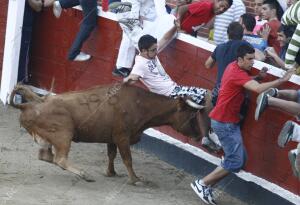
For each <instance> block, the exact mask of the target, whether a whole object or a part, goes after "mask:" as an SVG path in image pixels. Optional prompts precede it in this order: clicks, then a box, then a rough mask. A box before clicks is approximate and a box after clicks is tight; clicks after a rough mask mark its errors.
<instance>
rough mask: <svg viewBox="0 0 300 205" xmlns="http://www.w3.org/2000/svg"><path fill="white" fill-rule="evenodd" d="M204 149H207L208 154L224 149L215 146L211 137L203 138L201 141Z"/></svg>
mask: <svg viewBox="0 0 300 205" xmlns="http://www.w3.org/2000/svg"><path fill="white" fill-rule="evenodd" d="M201 144H202V147H204V148H205V149H207V151H208V152H210V153H212V152H214V153H216V152H218V151H220V150H221V149H222V147H221V146H219V145H217V144H215V143H214V142H213V141H212V140H211V139H210V138H209V137H203V138H202V141H201Z"/></svg>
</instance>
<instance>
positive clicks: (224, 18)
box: [214, 0, 246, 44]
mask: <svg viewBox="0 0 300 205" xmlns="http://www.w3.org/2000/svg"><path fill="white" fill-rule="evenodd" d="M244 13H246V7H245V5H244V3H243V1H242V0H233V3H232V5H231V7H230V8H229V9H228V10H227V11H225V12H224V13H223V14H220V15H217V16H216V17H215V23H214V41H215V43H216V44H221V43H225V42H227V41H228V36H227V28H228V26H229V24H230V23H231V22H234V21H237V22H238V21H239V19H240V17H241V15H243V14H244Z"/></svg>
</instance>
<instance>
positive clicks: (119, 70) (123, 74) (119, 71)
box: [112, 67, 130, 78]
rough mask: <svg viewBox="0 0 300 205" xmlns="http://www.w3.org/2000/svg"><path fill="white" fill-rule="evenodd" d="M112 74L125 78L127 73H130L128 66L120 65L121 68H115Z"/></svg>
mask: <svg viewBox="0 0 300 205" xmlns="http://www.w3.org/2000/svg"><path fill="white" fill-rule="evenodd" d="M112 74H113V75H114V76H118V77H124V78H126V77H127V76H128V75H129V74H130V70H129V69H128V68H125V67H122V68H115V69H114V70H113V71H112Z"/></svg>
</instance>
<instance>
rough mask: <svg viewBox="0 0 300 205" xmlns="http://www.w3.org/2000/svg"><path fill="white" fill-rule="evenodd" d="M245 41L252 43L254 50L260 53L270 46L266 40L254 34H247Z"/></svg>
mask: <svg viewBox="0 0 300 205" xmlns="http://www.w3.org/2000/svg"><path fill="white" fill-rule="evenodd" d="M243 40H245V41H247V42H248V43H250V44H251V45H252V46H253V47H254V48H257V49H258V50H260V51H264V50H265V49H266V47H267V46H268V43H267V41H266V40H265V39H263V38H261V37H260V36H258V35H254V34H245V35H244V37H243Z"/></svg>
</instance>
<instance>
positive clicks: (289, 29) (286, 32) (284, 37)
mask: <svg viewBox="0 0 300 205" xmlns="http://www.w3.org/2000/svg"><path fill="white" fill-rule="evenodd" d="M295 30H296V26H286V25H281V26H280V27H279V29H278V31H277V41H278V42H279V44H280V47H284V46H286V45H288V44H289V42H290V40H291V38H292V36H293V34H294V32H295Z"/></svg>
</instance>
